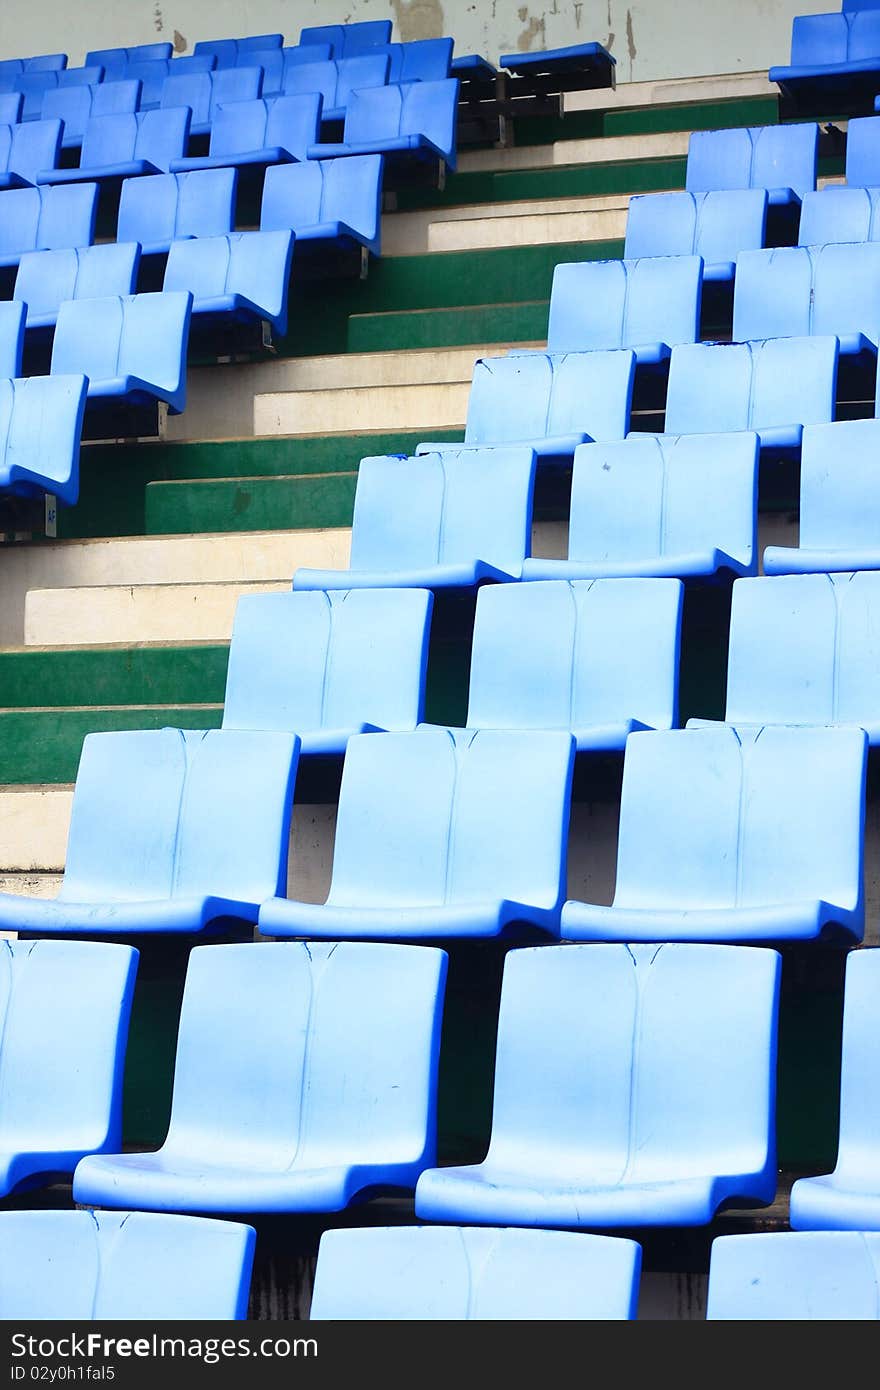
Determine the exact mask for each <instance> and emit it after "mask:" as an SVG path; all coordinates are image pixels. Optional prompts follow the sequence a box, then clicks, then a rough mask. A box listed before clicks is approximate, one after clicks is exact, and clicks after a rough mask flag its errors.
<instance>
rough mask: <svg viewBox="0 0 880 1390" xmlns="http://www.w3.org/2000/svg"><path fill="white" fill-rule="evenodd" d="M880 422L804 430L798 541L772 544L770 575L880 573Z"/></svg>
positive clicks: (853, 422)
mask: <svg viewBox="0 0 880 1390" xmlns="http://www.w3.org/2000/svg"><path fill="white" fill-rule="evenodd" d="M878 447H880V420H842V421H838V422H837V423H835V424H833V425H821V426H820V425H812V426H810V427H809V428H808V429H805V430H804V442H803V449H802V451H801V485H800V537H799V544H798V545H797V546H790V547H789V546H773V545H771V546H768V547H767V548H766V550H765V551H764V570H765V573H767V574H814V573H818V574H822V573H825V572H826V571H834V570H842V571H847V570H872V569H880V541H878V526H880V479H878V475H877V449H878Z"/></svg>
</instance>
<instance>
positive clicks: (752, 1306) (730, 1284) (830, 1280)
mask: <svg viewBox="0 0 880 1390" xmlns="http://www.w3.org/2000/svg"><path fill="white" fill-rule="evenodd" d="M878 1283H880V1236H878V1235H871V1234H868V1233H867V1232H864V1231H772V1232H771V1231H760V1232H756V1233H755V1234H754V1235H746V1236H719V1238H718V1239H717V1240H714V1241H713V1242H712V1263H711V1265H710V1266H709V1297H708V1303H707V1305H706V1317H707V1319H709V1321H711V1322H721V1321H724V1322H740V1321H749V1322H786V1321H797V1322H830V1321H832V1320H838V1319H840V1320H846V1321H848V1322H851V1321H859V1322H876V1321H877V1319H878V1318H880V1304H878V1300H877V1287H878Z"/></svg>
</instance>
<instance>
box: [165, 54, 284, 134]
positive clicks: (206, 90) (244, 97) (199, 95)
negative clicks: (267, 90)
mask: <svg viewBox="0 0 880 1390" xmlns="http://www.w3.org/2000/svg"><path fill="white" fill-rule="evenodd" d="M171 71H172V76H170V77H166V79H165V81H164V83H163V84H162V95H161V97H160V99H159V105H160V107H161V108H162V109H163V110H164V109H167V108H169V107H170V108H173V107H178V106H188V107H189V109H190V111H191V112H192V120H191V123H190V132H189V133H190V135H209V134H210V131H211V126H212V124H213V122H214V119H215V117H216V115H217V108H218V107H219V106H222V105H229V104H231V103H232V102H237V101H256V100H257V99H258V98H259V97H260V96H261V95H262V89H263V70H262V68H259V67H250V68H221V70H220V71H219V72H193V73H189V74H184V75H182V76H177V75H176V74H174V68H173V65H172V69H171Z"/></svg>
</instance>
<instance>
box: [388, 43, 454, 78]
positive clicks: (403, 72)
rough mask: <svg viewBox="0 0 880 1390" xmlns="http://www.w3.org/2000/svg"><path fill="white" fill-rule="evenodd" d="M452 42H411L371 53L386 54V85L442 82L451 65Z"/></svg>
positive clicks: (392, 45) (393, 44) (389, 44)
mask: <svg viewBox="0 0 880 1390" xmlns="http://www.w3.org/2000/svg"><path fill="white" fill-rule="evenodd" d="M453 43H454V40H453V39H413V40H411V41H410V42H409V43H386V44H383V45H382V47H381V48H376V49H371V50H370V52H371V53H374V52H375V53H387V55H388V61H389V66H388V81H389V82H442V80H443V78H444V77H448V76H449V73H450V70H451V66H452V48H453Z"/></svg>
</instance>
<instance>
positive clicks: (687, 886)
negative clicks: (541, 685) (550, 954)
mask: <svg viewBox="0 0 880 1390" xmlns="http://www.w3.org/2000/svg"><path fill="white" fill-rule="evenodd" d="M866 763H867V737H866V735H865V733H864V730H862V729H856V728H836V729H834V728H832V729H826V728H793V727H788V726H781V725H775V726H774V725H767V726H765V727H763V728H760V727H759V728H755V727H748V726H742V727H739V728H734V727H733V726H732V725H730V724H715V725H704V726H703V727H701V728H688V729H679V730H672V732H670V733H651V734H632V735H631V736H630V738H628V739H627V743H626V755H625V758H624V768H623V791H622V794H621V806H620V838H619V842H618V850H617V885H616V889H615V894H614V903H613V905H612V906H611V907H603V906H599V905H597V904H593V903H582V902H574V901H572V902H567V903H566V904H565V906H564V908H563V909H562V935H563V936H564V937H565V938H566V939H567V940H573V941H765V940H766V941H816V940H820V939H826V938H828V937H829V936H831V935H832V934H834V935H835V936H839V935H840V934H841V932H845V933H848V934H849V936H850V937H855V938H856V940H860V939H861V936H862V932H863V929H864V916H865V905H864V898H863V887H862V873H863V867H864V829H865V806H864V802H865V768H866Z"/></svg>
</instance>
